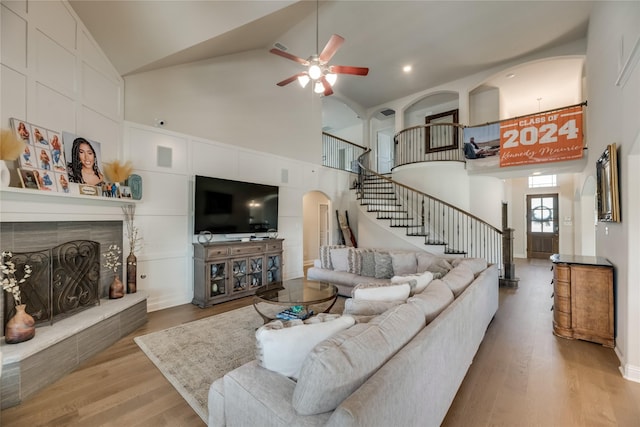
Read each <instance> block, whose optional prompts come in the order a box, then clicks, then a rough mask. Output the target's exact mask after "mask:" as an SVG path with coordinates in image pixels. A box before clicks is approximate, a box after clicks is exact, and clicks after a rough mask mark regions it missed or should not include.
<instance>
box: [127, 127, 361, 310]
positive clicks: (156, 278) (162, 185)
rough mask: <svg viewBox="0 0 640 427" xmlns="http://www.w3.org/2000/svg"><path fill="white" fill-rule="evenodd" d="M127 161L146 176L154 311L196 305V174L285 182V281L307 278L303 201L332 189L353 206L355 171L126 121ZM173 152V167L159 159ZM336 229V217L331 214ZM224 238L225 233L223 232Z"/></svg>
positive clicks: (146, 269)
mask: <svg viewBox="0 0 640 427" xmlns="http://www.w3.org/2000/svg"><path fill="white" fill-rule="evenodd" d="M125 135H126V138H125V140H126V150H125V151H126V153H127V159H128V160H131V161H132V162H133V164H134V165H135V167H136V169H135V172H136V173H138V174H140V175H141V176H142V179H143V203H141V204H140V205H139V206H138V209H137V222H138V224H139V225H140V227H141V229H142V233H143V237H144V247H143V249H142V251H141V252H140V255H139V257H138V261H139V267H138V273H139V274H141V275H146V276H147V278H146V279H143V280H140V281H139V283H138V287H139V289H141V290H145V291H147V292H149V300H148V307H149V311H154V310H158V309H162V308H166V307H171V306H174V305H178V304H185V303H189V302H191V300H192V298H193V261H192V243H195V242H197V236H194V235H193V220H192V217H193V206H192V192H193V177H194V175H205V176H212V177H216V178H224V179H235V180H242V181H249V182H256V183H260V184H268V185H277V186H278V187H279V203H278V238H282V239H284V242H283V249H284V254H283V258H284V270H283V278H284V279H285V280H286V279H290V278H293V277H300V276H302V275H303V263H304V255H303V254H304V253H305V245H304V241H303V237H304V231H305V224H304V215H303V212H304V204H303V198H304V195H305V193H308V192H309V191H320V192H322V193H323V194H326V195H327V196H328V197H329V198H330V199H331V202H332V206H333V207H335V209H340V210H345V209H349V208H350V203H351V199H352V196H351V194H350V191H349V190H348V188H349V179H350V176H349V173H347V172H343V171H339V170H335V169H329V168H325V167H319V166H317V165H314V164H311V163H306V162H301V161H299V160H295V159H291V158H286V157H281V156H278V155H275V154H272V153H267V152H264V151H256V150H250V149H247V148H243V147H238V146H235V145H231V144H226V143H222V142H218V141H213V140H207V139H204V138H199V137H194V136H192V135H186V134H182V133H177V132H173V131H169V130H166V129H160V128H156V127H153V126H146V125H141V124H137V123H131V122H125ZM160 146H162V147H167V148H170V149H171V151H172V158H173V164H172V166H171V167H160V166H158V165H157V164H158V163H157V159H156V152H157V147H160ZM329 219H330V221H331V225H332V227H333V226H335V221H334V219H333V218H332V217H331V216H330V217H329ZM215 238H216V240H224V236H216V237H215Z"/></svg>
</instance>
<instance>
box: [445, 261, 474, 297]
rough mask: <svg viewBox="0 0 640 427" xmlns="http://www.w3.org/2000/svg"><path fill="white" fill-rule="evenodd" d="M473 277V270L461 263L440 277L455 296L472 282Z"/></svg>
mask: <svg viewBox="0 0 640 427" xmlns="http://www.w3.org/2000/svg"><path fill="white" fill-rule="evenodd" d="M474 277H475V276H474V274H473V271H471V269H470V268H469V267H467V266H466V265H464V264H461V265H458V266H457V267H455V268H454V269H452V270H451V271H449V272H448V273H447V275H446V276H444V277H442V281H443V282H444V283H446V285H447V286H449V289H451V291H452V292H453V295H454V296H456V297H457V296H458V295H460V294H461V293H462V292H463V291H464V290H465V289H467V286H469V285H470V284H471V282H473V279H474Z"/></svg>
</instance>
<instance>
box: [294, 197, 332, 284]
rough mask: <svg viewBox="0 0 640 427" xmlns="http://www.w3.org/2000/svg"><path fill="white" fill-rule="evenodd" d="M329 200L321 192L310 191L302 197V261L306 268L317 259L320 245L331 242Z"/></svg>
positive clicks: (330, 204) (330, 209)
mask: <svg viewBox="0 0 640 427" xmlns="http://www.w3.org/2000/svg"><path fill="white" fill-rule="evenodd" d="M332 211H333V208H332V203H331V199H329V197H328V196H327V195H326V194H325V193H323V192H321V191H310V192H308V193H306V194H305V195H304V196H303V197H302V248H303V249H302V253H303V255H302V259H303V266H304V268H305V271H306V268H307V267H309V266H311V265H313V260H314V259H317V258H319V249H320V246H322V245H329V244H331V242H332V241H333V232H332V230H333V227H332V224H333V221H332V219H331V218H332V216H331V212H332Z"/></svg>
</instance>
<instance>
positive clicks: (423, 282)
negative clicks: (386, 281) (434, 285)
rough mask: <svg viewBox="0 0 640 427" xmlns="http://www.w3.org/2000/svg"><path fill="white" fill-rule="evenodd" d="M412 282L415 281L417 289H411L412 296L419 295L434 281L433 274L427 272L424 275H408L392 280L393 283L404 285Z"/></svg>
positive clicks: (394, 277)
mask: <svg viewBox="0 0 640 427" xmlns="http://www.w3.org/2000/svg"><path fill="white" fill-rule="evenodd" d="M410 280H415V281H416V285H415V287H412V288H411V295H413V294H418V293H420V292H422V291H424V290H425V288H426V287H427V285H429V283H431V281H432V280H433V273H432V272H430V271H425V272H424V273H416V274H407V275H404V276H393V277H392V278H391V283H404V282H407V281H410Z"/></svg>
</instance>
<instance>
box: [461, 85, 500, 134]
mask: <svg viewBox="0 0 640 427" xmlns="http://www.w3.org/2000/svg"><path fill="white" fill-rule="evenodd" d="M497 120H500V91H499V90H498V89H497V88H482V89H480V90H474V91H473V92H471V93H470V94H469V123H468V125H469V126H476V125H481V124H484V123H490V122H495V121H497Z"/></svg>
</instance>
